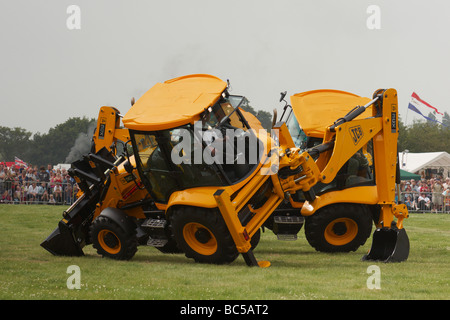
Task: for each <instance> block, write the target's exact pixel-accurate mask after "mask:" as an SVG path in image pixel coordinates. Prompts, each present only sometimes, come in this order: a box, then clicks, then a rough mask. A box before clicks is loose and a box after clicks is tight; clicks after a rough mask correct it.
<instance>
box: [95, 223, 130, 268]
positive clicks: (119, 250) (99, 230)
mask: <svg viewBox="0 0 450 320" xmlns="http://www.w3.org/2000/svg"><path fill="white" fill-rule="evenodd" d="M90 238H91V239H92V246H93V247H94V248H95V249H97V253H98V254H100V255H102V256H104V257H108V258H112V259H116V260H130V259H131V258H132V257H133V256H134V254H135V253H136V251H137V244H138V242H137V238H136V230H129V231H128V232H127V231H125V230H124V229H123V228H121V227H120V226H119V225H118V224H117V223H115V222H114V221H112V220H111V219H109V218H108V217H103V216H101V215H100V216H98V217H97V218H96V219H95V220H94V221H93V222H92V225H91V228H90Z"/></svg>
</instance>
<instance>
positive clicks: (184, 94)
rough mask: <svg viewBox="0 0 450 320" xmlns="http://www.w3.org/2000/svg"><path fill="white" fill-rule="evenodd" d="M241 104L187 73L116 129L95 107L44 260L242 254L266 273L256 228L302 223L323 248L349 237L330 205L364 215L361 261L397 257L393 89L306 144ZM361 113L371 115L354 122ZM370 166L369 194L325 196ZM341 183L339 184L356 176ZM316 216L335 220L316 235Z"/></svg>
mask: <svg viewBox="0 0 450 320" xmlns="http://www.w3.org/2000/svg"><path fill="white" fill-rule="evenodd" d="M292 99H293V101H294V100H295V98H294V96H293V97H292ZM245 103H246V99H245V98H244V97H243V96H237V95H231V94H230V93H229V92H228V86H227V83H226V82H224V81H222V80H221V79H219V78H216V77H214V76H210V75H189V76H184V77H180V78H175V79H172V80H168V81H165V82H164V83H158V84H156V85H155V86H154V87H152V88H151V89H150V90H149V91H147V92H146V93H145V94H144V95H143V96H142V97H141V98H140V99H138V100H137V101H136V102H135V103H134V104H133V105H132V107H131V109H130V110H129V111H128V112H127V113H126V114H125V116H123V118H122V122H123V125H124V128H122V127H121V126H120V118H121V117H122V116H121V115H120V113H119V112H118V110H117V109H115V108H112V107H102V108H101V110H100V114H99V119H98V125H97V129H96V131H95V134H94V137H93V147H92V152H91V153H90V154H88V155H86V156H84V157H83V158H82V159H80V160H79V161H76V162H74V163H73V164H72V168H71V170H69V174H70V175H71V176H72V177H73V178H74V179H75V180H76V181H77V183H78V185H79V186H80V189H81V193H80V196H79V198H78V199H77V201H76V202H75V203H74V204H73V205H72V206H71V207H70V208H68V209H67V210H66V211H65V212H64V213H63V219H62V220H61V221H60V222H59V225H58V227H57V228H56V229H55V230H54V231H53V233H52V234H50V236H49V237H48V238H47V239H46V240H45V241H44V242H42V243H41V245H42V246H43V247H44V248H45V249H47V250H48V251H49V252H51V253H52V254H55V255H83V251H82V248H83V247H84V246H85V245H87V244H90V243H92V244H93V246H94V247H95V248H96V249H97V251H98V253H99V254H101V255H103V256H106V257H110V258H114V259H122V260H127V259H131V258H132V257H133V256H134V254H135V253H136V251H137V247H138V246H139V245H150V246H154V247H156V248H158V249H159V250H160V251H162V252H165V253H175V252H183V253H184V254H185V255H186V256H187V257H189V258H193V259H194V260H195V261H197V262H204V263H215V264H222V263H231V262H232V261H234V260H235V259H236V258H237V257H238V255H239V254H242V256H243V257H244V260H245V262H246V263H247V265H249V266H262V267H265V266H268V265H270V263H269V262H267V261H259V262H258V261H257V260H256V258H255V256H254V254H253V249H254V248H255V247H256V245H257V244H258V241H259V237H260V230H261V228H263V227H268V228H270V229H272V230H273V231H274V232H275V233H277V234H278V235H283V234H285V235H286V234H295V233H296V232H298V230H300V228H301V225H302V223H303V217H306V227H305V228H306V229H308V228H309V229H312V230H315V231H314V232H316V233H322V236H320V237H316V238H315V239H316V240H317V239H319V238H321V237H322V238H326V239H333V237H334V240H332V241H328V242H329V243H331V244H332V245H333V246H334V247H339V246H340V245H341V244H340V243H339V236H341V235H343V236H344V237H350V236H349V234H350V235H351V234H353V233H354V232H356V231H357V229H358V225H357V224H356V225H352V222H351V221H352V219H349V218H345V217H344V218H342V217H341V218H340V217H339V215H337V216H336V215H335V214H334V213H333V210H332V209H330V208H331V206H333V205H337V206H340V207H339V208H340V209H339V210H338V211H339V212H342V211H345V210H349V211H352V210H353V209H355V210H356V211H358V210H359V209H358V208H360V207H362V208H368V209H363V210H362V211H366V210H368V211H369V212H370V214H369V215H368V216H369V217H371V218H372V217H373V218H374V221H375V223H376V226H377V230H376V231H375V232H374V238H373V244H372V248H371V250H370V251H369V253H368V254H367V255H365V256H364V259H365V260H382V261H386V262H389V261H404V260H406V259H407V257H408V254H409V240H408V237H407V235H406V232H405V230H404V228H403V219H404V218H406V217H407V216H408V211H407V209H406V206H404V205H402V204H396V203H395V181H396V180H395V179H396V176H398V175H397V174H396V168H397V166H396V160H397V159H396V155H397V136H398V124H397V116H398V108H397V93H396V91H395V90H394V89H387V90H377V91H376V92H375V93H374V95H373V99H372V100H371V101H369V102H368V103H366V105H364V106H356V107H355V108H354V109H352V110H350V112H348V111H347V112H346V113H345V114H344V115H343V116H342V117H340V118H339V119H334V120H333V121H332V122H330V123H329V124H327V125H326V126H324V128H323V129H322V133H321V134H322V135H321V136H316V137H313V136H312V135H311V134H310V132H309V131H308V130H307V129H306V128H302V129H303V133H304V134H305V136H306V135H309V137H308V136H307V138H311V137H312V138H316V141H313V140H311V139H310V140H311V141H313V143H312V144H310V145H306V147H305V146H296V144H295V143H294V139H293V136H291V133H290V132H289V130H291V132H292V130H294V129H292V128H293V127H292V126H291V127H290V128H289V127H288V126H287V125H286V122H285V120H286V121H291V120H290V119H294V118H293V117H292V116H289V115H288V113H289V112H288V111H289V110H288V108H285V110H284V111H285V112H284V115H286V118H285V117H284V115H283V117H282V118H281V121H279V122H274V127H273V130H272V133H273V134H272V135H270V134H269V133H267V132H266V131H265V130H261V129H262V128H261V127H260V124H259V122H258V120H257V119H256V118H255V117H254V116H253V115H251V114H250V113H248V112H245V111H244V109H245ZM293 105H294V103H293ZM353 106H354V105H347V106H346V107H347V108H350V109H351V108H352V107H353ZM369 107H370V108H371V109H370V111H371V112H370V115H369V116H368V117H361V115H363V114H364V113H365V112H366V110H369ZM289 108H291V107H289ZM292 109H293V110H294V111H295V105H294V108H292ZM314 113H315V110H308V114H314ZM295 116H296V120H298V121H300V118H301V117H300V116H299V115H298V114H296V115H295ZM315 116H316V117H319V118H320V117H321V116H322V115H321V114H317V113H315ZM305 129H306V130H305ZM307 140H308V139H307ZM118 144H122V145H123V150H124V152H123V154H121V155H119V154H118V152H117V151H116V150H117V149H118V148H117V146H118ZM368 149H370V152H369V153H370V157H369V153H367V150H368ZM364 152H366V154H364ZM369 158H370V162H369V163H370V166H371V167H372V170H371V172H370V173H371V174H373V176H371V179H368V178H367V175H366V176H365V177H361V178H362V179H368V180H369V182H370V183H368V185H361V186H356V187H352V188H343V189H342V188H341V189H340V190H338V189H336V188H335V187H336V186H338V185H339V183H341V182H339V181H340V180H339V179H341V180H342V179H343V178H340V172H341V171H342V170H344V169H345V170H348V168H346V166H347V167H349V166H350V165H349V164H350V162H352V161H351V160H355V161H357V160H364V159H366V160H367V159H369ZM366 171H367V170H366ZM351 176H352V175H351V174H348V176H347V177H346V178H347V179H348V180H350V178H354V179H356V180H357V179H359V178H358V177H351ZM355 176H356V174H355ZM338 180H339V181H338ZM364 182H365V183H367V181H364ZM327 186H329V190H331V191H330V192H327V190H326V187H327ZM319 187H320V189H319ZM343 204H345V205H346V206H343ZM352 205H353V207H352ZM326 208H328V209H326ZM342 208H343V209H342ZM325 209H326V210H325ZM334 211H336V210H334ZM316 215H317V216H319V215H320V216H321V217H324V216H327V215H332V216H333V217H334V219H332V221H331V224H328V225H326V226H325V227H324V224H323V223H317V221H313V223H311V224H309V223H308V220H309V219H310V218H312V217H314V216H316ZM308 225H309V226H308ZM323 227H324V228H325V229H324V230H321V228H323ZM314 232H312V233H314ZM356 233H357V232H356ZM307 235H308V233H307ZM340 240H341V241H342V243H343V244H345V242H346V241H347V240H346V239H340ZM313 242H314V241H313ZM310 243H311V241H310ZM318 247H320V246H318ZM316 248H317V247H316Z"/></svg>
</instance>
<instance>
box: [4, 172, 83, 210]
mask: <svg viewBox="0 0 450 320" xmlns="http://www.w3.org/2000/svg"><path fill="white" fill-rule="evenodd" d="M77 192H78V186H77V184H76V183H75V180H74V179H73V178H72V177H71V176H69V174H68V173H67V170H66V169H65V168H56V167H54V166H53V165H51V164H49V165H47V168H45V167H40V168H38V167H37V166H28V167H24V166H16V165H14V166H10V167H7V166H6V165H5V164H1V163H0V203H16V204H28V203H36V204H69V205H70V204H72V203H73V202H74V201H75V199H76V194H77Z"/></svg>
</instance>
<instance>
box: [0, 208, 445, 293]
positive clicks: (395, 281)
mask: <svg viewBox="0 0 450 320" xmlns="http://www.w3.org/2000/svg"><path fill="white" fill-rule="evenodd" d="M63 209H65V208H64V207H61V206H59V207H54V206H45V205H29V206H25V205H1V206H0V225H1V228H2V232H1V233H0V244H1V251H0V255H1V259H0V270H1V273H0V286H1V291H0V299H2V300H15V299H21V300H32V299H42V300H52V299H68V300H72V299H108V300H109V299H125V300H128V299H133V300H135V299H157V300H174V299H178V300H187V299H189V300H191V299H192V300H204V299H214V300H216V299H221V300H222V299H225V300H254V299H256V300H260V299H264V300H282V299H285V300H299V299H321V300H329V299H333V300H334V299H338V300H347V299H352V300H353V299H371V300H372V299H373V300H378V299H380V300H385V299H395V300H399V299H414V300H416V299H434V300H443V299H445V300H447V299H449V298H450V286H449V279H450V215H448V214H410V218H409V219H407V220H405V228H406V230H407V231H408V235H409V238H410V242H411V251H410V256H409V259H408V260H407V261H406V262H402V263H392V264H384V263H374V262H362V261H360V258H361V257H362V256H363V254H364V253H366V252H367V251H368V249H369V248H370V244H371V242H372V240H371V239H369V240H368V241H367V243H366V244H365V245H364V246H363V247H361V248H360V249H359V250H358V251H356V252H352V253H345V254H325V253H319V252H316V251H315V250H314V249H313V248H311V247H310V246H309V244H308V243H307V241H306V239H305V236H304V233H303V229H302V230H301V231H300V233H299V239H298V240H297V241H291V242H285V241H278V240H277V239H276V236H275V235H273V233H272V232H270V231H267V232H265V233H263V234H262V237H261V241H260V243H259V245H258V247H257V248H256V250H255V255H256V258H257V259H259V260H269V261H270V262H271V264H272V265H271V267H270V268H264V269H263V268H249V267H247V266H246V265H245V263H244V260H243V258H242V257H241V256H240V257H238V259H237V260H236V261H235V262H233V263H232V264H230V265H224V266H216V265H203V264H198V263H195V262H193V260H191V259H187V258H186V257H185V256H184V255H183V254H177V255H171V254H162V253H160V252H159V251H157V250H156V249H154V248H151V247H139V250H138V252H137V253H136V255H135V257H134V258H133V259H132V260H131V261H126V262H123V261H112V260H109V259H105V258H101V257H100V256H99V255H97V253H96V252H95V251H94V249H93V248H92V246H87V247H85V248H84V252H85V256H84V257H55V256H52V255H51V254H50V253H48V252H47V251H46V250H44V249H43V248H41V247H40V245H39V244H40V243H41V242H42V241H43V240H44V239H45V238H46V237H47V236H48V235H49V234H50V233H51V232H52V231H53V229H54V228H56V226H57V223H58V221H59V220H60V219H61V213H62V210H63ZM70 265H77V266H79V268H80V272H81V288H80V289H79V290H77V289H72V290H70V289H68V288H67V279H68V277H69V276H70V275H71V274H69V273H67V268H68V267H69V266H70ZM371 265H377V266H378V267H379V268H380V271H381V277H380V279H381V283H380V287H381V288H380V289H369V288H368V287H367V279H368V278H369V276H371V275H372V274H369V273H368V272H367V269H368V267H369V266H371Z"/></svg>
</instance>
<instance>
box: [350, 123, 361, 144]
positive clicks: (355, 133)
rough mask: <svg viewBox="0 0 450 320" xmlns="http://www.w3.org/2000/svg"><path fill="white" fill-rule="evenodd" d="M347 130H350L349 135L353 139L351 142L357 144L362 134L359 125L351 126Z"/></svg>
mask: <svg viewBox="0 0 450 320" xmlns="http://www.w3.org/2000/svg"><path fill="white" fill-rule="evenodd" d="M349 131H350V136H351V137H352V139H353V143H354V144H355V145H356V144H358V142H359V140H361V138H362V137H363V135H364V134H363V131H362V128H361V126H355V127H351V128H350V129H349Z"/></svg>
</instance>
